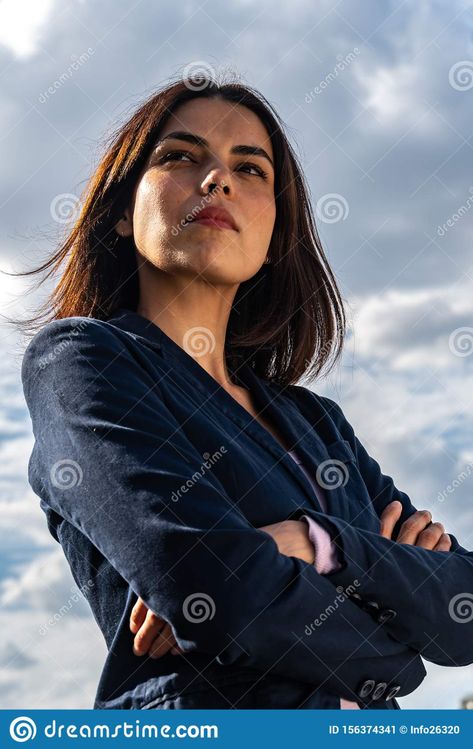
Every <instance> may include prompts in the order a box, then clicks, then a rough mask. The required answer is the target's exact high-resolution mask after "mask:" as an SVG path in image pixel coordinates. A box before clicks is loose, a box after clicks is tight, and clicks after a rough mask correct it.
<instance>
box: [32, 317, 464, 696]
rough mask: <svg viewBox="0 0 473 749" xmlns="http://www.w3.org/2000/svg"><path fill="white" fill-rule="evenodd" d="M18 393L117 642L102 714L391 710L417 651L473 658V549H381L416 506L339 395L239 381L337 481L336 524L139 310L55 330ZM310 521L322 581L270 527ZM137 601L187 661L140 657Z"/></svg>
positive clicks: (332, 501) (49, 506) (49, 498)
mask: <svg viewBox="0 0 473 749" xmlns="http://www.w3.org/2000/svg"><path fill="white" fill-rule="evenodd" d="M22 382H23V389H24V395H25V399H26V402H27V406H28V409H29V412H30V415H31V419H32V425H33V431H34V437H35V443H34V448H33V451H32V454H31V457H30V461H29V466H28V472H29V481H30V484H31V486H32V488H33V490H34V492H35V493H36V494H37V495H38V496H39V498H40V505H41V507H42V509H43V510H44V512H45V513H46V517H47V522H48V527H49V530H50V532H51V534H52V535H53V537H54V538H55V540H56V541H58V542H59V543H60V544H61V546H62V548H63V550H64V553H65V556H66V558H67V560H68V562H69V565H70V568H71V571H72V575H73V576H74V579H75V581H76V582H77V584H78V586H79V587H80V589H81V590H82V592H83V593H84V595H85V596H86V598H87V600H88V602H89V604H90V607H91V610H92V612H93V615H94V617H95V619H96V621H97V623H98V625H99V627H100V628H101V631H102V633H103V636H104V638H105V641H106V644H107V648H108V657H107V658H106V662H105V664H104V668H103V672H102V674H101V678H100V682H99V685H98V689H97V694H96V698H95V702H94V708H123V709H129V708H139V709H152V708H181V707H183V708H301V709H311V708H324V709H325V708H339V697H340V696H342V697H344V698H346V699H348V700H357V702H358V704H359V705H360V707H362V708H366V707H369V708H380V709H395V708H399V705H398V703H397V701H396V699H395V696H396V695H398V696H403V695H406V694H409V693H410V692H412V691H413V690H415V689H416V688H417V687H418V686H419V684H420V683H421V682H422V680H423V679H424V676H425V673H426V672H425V668H424V665H423V661H422V657H423V658H424V659H426V660H428V661H432V662H434V663H438V664H441V665H445V666H463V665H467V664H470V663H472V662H473V617H472V616H469V617H465V616H464V615H463V616H461V615H456V611H457V609H458V608H459V605H460V604H461V600H462V598H463V599H466V601H467V604H468V597H469V598H470V601H469V605H470V609H471V592H469V591H471V590H472V585H473V552H470V551H467V550H466V549H464V548H463V547H461V546H460V545H459V543H458V541H457V539H456V538H455V537H454V536H452V542H453V543H452V548H451V551H449V552H434V551H429V550H426V549H423V548H420V547H417V546H412V545H407V544H398V543H396V542H395V541H394V540H390V539H387V538H384V537H381V536H380V535H379V531H380V523H379V515H380V513H381V512H382V510H383V509H384V507H385V506H386V505H387V504H388V502H391V501H392V500H394V499H398V500H400V501H401V502H402V505H403V512H402V516H401V518H400V520H399V522H398V524H397V525H396V528H395V533H394V538H395V537H396V535H397V532H398V530H399V527H400V524H401V523H402V522H403V521H404V520H405V519H406V518H407V517H409V516H410V515H411V514H412V513H413V512H414V511H415V508H414V506H413V505H412V503H411V501H410V499H409V497H408V496H407V494H405V493H404V492H402V491H400V490H399V489H397V488H396V487H395V485H394V483H393V481H392V479H391V477H390V476H387V475H385V474H383V473H382V472H381V470H380V466H379V464H378V463H377V462H376V460H375V459H374V458H372V457H370V455H368V453H367V451H366V450H365V448H364V447H363V445H362V444H361V443H360V441H359V440H358V439H357V437H356V436H355V434H354V431H353V429H352V427H351V425H350V424H349V423H348V421H347V419H346V418H345V416H344V414H343V412H342V410H341V408H340V407H339V406H338V405H337V404H336V403H335V402H334V401H333V400H331V399H330V398H326V397H322V396H320V395H317V394H316V393H314V392H312V391H311V390H309V389H308V388H305V387H302V386H298V385H290V386H287V387H283V386H279V385H277V384H274V383H269V382H267V381H266V380H264V379H262V378H260V377H258V376H257V375H256V374H255V372H254V371H253V369H252V368H251V365H250V363H249V362H248V363H246V364H244V365H242V366H241V368H239V370H238V382H239V383H240V384H242V385H244V386H245V387H248V388H249V389H250V390H251V392H252V395H253V398H254V401H255V403H256V405H257V407H258V408H259V410H263V409H264V412H265V415H267V417H268V420H270V421H272V422H273V423H274V424H275V425H276V426H277V428H278V430H279V431H280V433H281V435H282V436H283V438H284V439H285V441H286V443H288V444H289V446H290V448H291V449H292V448H293V447H294V448H297V452H298V453H299V455H300V456H301V458H302V460H303V461H304V463H305V465H306V466H307V468H308V469H309V470H310V471H311V472H312V473H313V474H314V475H315V474H316V471H317V468H318V467H320V468H324V470H325V469H326V467H327V466H328V467H329V469H332V473H333V475H334V476H335V478H336V480H333V476H332V479H330V470H329V471H328V472H326V478H325V480H324V484H323V486H324V488H325V495H326V497H327V508H328V511H327V513H325V512H323V511H322V508H321V507H320V505H319V503H318V500H317V497H316V496H315V495H314V492H313V490H312V488H311V486H310V484H309V482H308V480H307V478H306V476H305V475H304V474H303V472H302V471H301V469H300V468H299V467H298V465H297V464H296V463H295V462H294V461H293V459H292V458H291V456H290V455H288V454H287V453H286V452H285V450H284V449H283V447H282V446H281V445H280V444H279V442H278V441H277V440H276V439H275V438H274V437H273V436H272V435H271V433H270V432H269V431H268V430H267V429H265V428H264V427H263V426H262V425H261V424H260V423H259V422H258V421H257V420H256V419H254V418H253V417H252V416H251V414H249V413H248V412H247V411H246V409H245V408H243V407H242V406H241V405H240V404H239V403H238V402H237V401H236V400H235V399H234V398H233V397H232V396H230V395H229V394H228V393H227V392H226V391H225V390H224V389H223V388H222V387H221V386H220V385H219V384H218V383H217V382H216V381H215V380H214V378H213V377H211V376H210V375H209V374H208V373H207V372H206V371H205V370H204V369H203V368H202V367H201V366H200V365H199V363H198V361H197V360H196V359H194V358H193V357H192V356H191V355H189V354H188V353H187V352H186V351H185V350H184V349H183V348H181V347H180V346H179V345H178V344H176V343H175V342H174V341H173V340H172V339H171V338H169V337H168V336H167V335H166V334H165V333H164V332H163V331H162V330H161V329H160V328H159V327H158V326H157V325H155V324H153V323H151V322H149V321H148V320H147V319H145V318H144V317H142V316H141V315H139V314H137V313H135V312H132V311H130V310H126V309H120V310H118V311H117V312H116V313H115V314H114V315H113V316H112V317H110V318H109V319H108V320H107V321H106V322H104V321H99V320H97V319H94V318H87V317H70V318H66V319H63V320H57V321H53V322H50V323H48V324H47V325H45V326H44V327H43V329H42V330H40V331H39V332H38V333H36V335H35V336H34V337H33V339H32V340H31V341H30V343H29V344H28V347H27V349H26V352H25V354H24V358H23V363H22ZM326 461H329V463H326ZM322 464H323V465H322ZM331 464H333V466H331ZM340 476H342V478H343V480H339V478H338V479H337V477H340ZM330 481H332V488H330V487H329V484H330ZM303 514H308V515H310V516H311V517H313V518H314V519H315V520H317V521H318V522H319V523H320V524H321V525H322V526H323V527H325V528H326V529H327V530H328V531H329V532H330V534H331V536H332V538H333V540H334V541H335V543H336V544H337V547H338V548H339V549H340V552H341V555H342V559H343V564H342V568H341V569H339V570H337V571H336V572H334V573H331V574H329V575H320V574H318V573H317V571H316V569H315V567H314V566H313V565H311V564H307V563H306V562H305V561H303V560H302V559H299V558H297V557H289V556H285V555H283V554H280V553H279V551H278V548H277V544H276V543H275V541H274V539H273V538H272V537H271V536H270V535H269V534H267V533H265V532H264V531H261V530H258V527H259V526H263V525H267V524H270V523H274V522H278V521H282V520H285V519H289V518H291V519H297V518H299V517H300V516H301V515H303ZM137 595H139V596H141V598H142V599H143V600H144V601H145V603H146V605H147V606H148V607H149V608H150V609H151V610H152V611H154V612H155V613H156V614H158V615H159V616H160V617H162V618H163V619H165V620H166V621H167V622H169V623H170V624H171V626H172V630H173V633H174V636H175V638H176V641H177V643H178V645H179V646H180V647H181V648H182V649H183V650H185V651H186V652H185V654H184V655H182V656H174V655H171V654H170V653H168V654H166V655H165V656H163V657H161V658H159V659H152V658H150V657H148V656H144V657H139V656H135V655H134V654H133V651H132V642H133V637H134V636H133V634H132V633H131V632H130V630H129V616H130V612H131V609H132V607H133V605H134V603H135V602H136V598H137ZM421 656H422V657H421Z"/></svg>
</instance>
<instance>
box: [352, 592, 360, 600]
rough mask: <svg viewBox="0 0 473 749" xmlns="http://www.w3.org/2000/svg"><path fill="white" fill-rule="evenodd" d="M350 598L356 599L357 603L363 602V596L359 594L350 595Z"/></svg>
mask: <svg viewBox="0 0 473 749" xmlns="http://www.w3.org/2000/svg"><path fill="white" fill-rule="evenodd" d="M350 598H354V599H355V601H361V596H360V594H359V593H350Z"/></svg>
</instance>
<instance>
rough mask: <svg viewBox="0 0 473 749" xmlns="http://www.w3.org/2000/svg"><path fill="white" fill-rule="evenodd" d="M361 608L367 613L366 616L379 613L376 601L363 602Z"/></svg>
mask: <svg viewBox="0 0 473 749" xmlns="http://www.w3.org/2000/svg"><path fill="white" fill-rule="evenodd" d="M362 608H363V609H364V610H365V611H367V612H368V614H377V613H378V611H379V604H378V603H376V601H365V602H364V604H363V606H362Z"/></svg>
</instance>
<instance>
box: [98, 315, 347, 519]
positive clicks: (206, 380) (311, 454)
mask: <svg viewBox="0 0 473 749" xmlns="http://www.w3.org/2000/svg"><path fill="white" fill-rule="evenodd" d="M107 322H110V323H112V324H113V325H115V326H117V327H119V328H121V329H123V330H127V331H128V332H130V333H132V334H133V335H134V336H135V337H138V338H141V339H144V341H146V342H148V343H150V344H151V345H152V346H153V348H157V349H158V350H160V351H161V352H162V353H164V352H165V359H166V360H167V361H169V357H170V358H171V359H172V360H173V362H174V363H175V364H180V365H182V366H184V367H186V369H187V371H188V372H189V374H190V375H192V377H193V378H194V381H195V386H196V387H197V388H198V389H199V390H200V391H201V392H202V393H204V394H205V395H207V396H208V397H209V398H213V400H214V401H215V400H217V401H218V404H219V408H221V410H222V411H223V412H224V413H225V414H226V415H227V416H228V417H229V418H230V419H232V421H233V422H234V423H235V424H236V425H237V426H238V427H240V429H242V430H245V431H246V433H248V434H250V436H251V437H252V438H253V439H254V440H255V441H256V442H258V443H259V444H260V445H261V446H262V447H263V448H264V449H266V450H267V451H268V452H269V453H271V455H272V456H273V457H274V458H276V459H277V461H278V462H280V463H281V464H282V465H283V467H284V468H286V469H287V470H288V471H289V472H290V473H291V474H292V476H293V478H294V479H295V480H296V481H297V482H298V483H299V485H300V487H301V489H302V490H303V491H304V492H305V495H306V497H307V499H308V500H309V505H308V506H309V507H311V506H312V507H314V506H315V508H316V509H317V510H318V511H319V512H322V511H323V510H322V508H321V506H320V504H319V501H318V499H317V497H316V496H315V493H314V490H313V489H312V487H311V485H310V483H309V481H308V479H307V478H306V476H305V474H304V473H303V471H301V469H300V468H299V466H298V465H297V463H296V462H295V461H294V460H293V458H291V456H290V455H288V453H287V452H286V450H285V449H284V448H283V447H282V445H281V444H280V443H279V441H278V440H276V439H275V438H274V437H273V435H272V434H271V433H270V432H269V431H268V430H267V429H266V428H265V427H263V426H262V425H261V424H260V423H259V422H258V420H257V419H255V418H254V417H253V416H252V415H251V414H250V413H249V412H248V411H247V410H246V409H245V408H244V407H243V406H242V405H241V404H240V403H238V401H236V400H235V398H233V397H232V396H231V395H230V394H229V393H228V392H227V391H226V390H225V389H224V388H223V387H222V386H221V385H219V383H218V382H217V381H216V380H215V379H214V378H213V377H212V376H211V375H209V374H208V372H207V371H206V370H205V369H204V368H203V367H201V366H200V364H199V363H198V361H197V360H196V359H195V358H194V357H193V356H191V355H190V354H188V353H187V351H185V349H183V348H182V347H181V346H179V345H178V344H177V343H176V342H175V341H173V340H172V338H170V337H169V336H168V335H166V333H165V332H164V331H163V330H162V329H161V328H160V327H159V326H158V325H157V324H156V323H153V322H151V321H150V320H148V319H147V318H145V317H143V316H142V315H140V314H138V313H137V312H134V311H133V310H129V309H126V308H123V307H122V308H119V309H118V310H116V311H115V312H114V313H113V315H112V316H111V317H109V318H108V320H107ZM237 380H238V381H239V383H240V384H241V385H242V386H244V387H246V388H248V390H250V392H251V394H252V397H253V401H254V403H255V405H256V407H257V409H258V412H262V413H263V415H266V416H267V418H268V421H271V422H272V423H273V424H275V426H276V427H277V429H278V432H280V433H281V434H282V436H283V437H284V440H285V442H286V443H287V444H289V446H290V449H295V450H296V451H297V453H298V454H299V455H300V456H301V459H302V460H303V462H304V464H305V466H307V468H308V469H309V470H310V471H312V473H313V474H314V475H315V470H316V467H317V465H318V464H319V463H320V462H321V461H323V460H325V459H326V458H327V451H326V449H325V446H324V444H323V442H322V441H321V440H320V439H318V438H316V437H315V436H314V431H313V429H312V428H310V425H309V424H308V422H307V421H306V420H305V419H304V418H303V417H302V415H301V413H300V411H299V410H298V408H297V406H296V405H295V404H294V403H293V401H292V400H291V399H290V396H289V395H285V391H287V388H284V387H283V386H281V385H278V384H276V383H271V382H268V381H267V380H264V379H263V378H261V377H259V376H258V375H257V374H256V373H255V372H254V370H253V369H252V368H251V366H250V365H249V364H248V363H246V362H244V363H243V364H242V365H241V366H240V367H239V369H238V373H237ZM327 495H329V496H327ZM326 500H327V510H328V512H329V513H331V512H332V510H335V507H334V498H333V493H332V492H326Z"/></svg>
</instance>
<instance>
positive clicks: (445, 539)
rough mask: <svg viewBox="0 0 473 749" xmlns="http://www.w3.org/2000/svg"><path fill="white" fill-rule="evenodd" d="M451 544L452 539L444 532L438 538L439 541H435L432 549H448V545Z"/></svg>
mask: <svg viewBox="0 0 473 749" xmlns="http://www.w3.org/2000/svg"><path fill="white" fill-rule="evenodd" d="M451 545H452V539H451V538H450V536H449V535H448V533H444V534H443V535H442V537H441V538H440V541H439V542H438V543H437V545H436V546H435V548H434V549H433V550H434V551H450V547H451Z"/></svg>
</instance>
